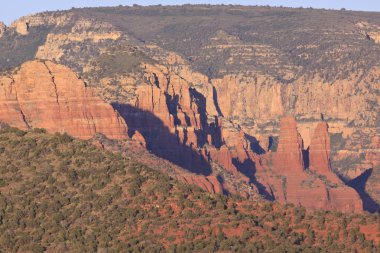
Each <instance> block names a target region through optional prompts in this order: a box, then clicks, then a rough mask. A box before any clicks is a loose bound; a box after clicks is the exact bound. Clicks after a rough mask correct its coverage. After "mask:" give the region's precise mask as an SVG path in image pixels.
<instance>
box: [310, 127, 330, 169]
mask: <svg viewBox="0 0 380 253" xmlns="http://www.w3.org/2000/svg"><path fill="white" fill-rule="evenodd" d="M309 161H310V170H311V171H313V172H315V173H318V174H322V175H325V174H329V173H331V165H330V137H329V135H328V125H327V123H326V122H321V123H319V124H318V125H317V128H316V129H315V131H314V136H313V138H312V140H311V144H310V148H309Z"/></svg>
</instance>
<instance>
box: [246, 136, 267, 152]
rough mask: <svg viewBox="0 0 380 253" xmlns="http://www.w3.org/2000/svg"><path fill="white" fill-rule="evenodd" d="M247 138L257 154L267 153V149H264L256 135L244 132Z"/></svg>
mask: <svg viewBox="0 0 380 253" xmlns="http://www.w3.org/2000/svg"><path fill="white" fill-rule="evenodd" d="M244 135H245V138H247V140H248V141H249V145H250V147H251V150H252V151H253V152H255V153H256V154H259V155H263V154H265V149H263V148H262V147H261V145H260V141H259V140H257V139H256V138H255V137H253V136H251V135H249V134H244Z"/></svg>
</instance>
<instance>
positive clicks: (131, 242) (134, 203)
mask: <svg viewBox="0 0 380 253" xmlns="http://www.w3.org/2000/svg"><path fill="white" fill-rule="evenodd" d="M0 147H1V149H0V251H1V252H43V251H45V250H50V251H53V252H67V251H70V252H97V251H105V250H106V251H107V252H141V251H144V252H194V251H196V252H213V251H228V252H263V251H265V252H301V251H303V252H326V250H327V251H328V252H343V251H347V250H349V249H358V250H360V252H375V250H376V245H377V243H376V241H373V239H374V238H376V236H377V234H376V235H375V237H374V238H372V239H369V238H368V237H367V236H371V235H370V234H369V235H367V234H365V233H363V231H362V230H360V228H361V226H364V224H374V229H377V230H378V224H380V217H379V216H375V215H367V214H365V215H353V214H352V215H343V214H341V213H335V212H325V211H321V212H318V213H315V214H307V213H306V212H305V210H304V209H300V208H295V207H294V206H293V205H287V206H279V205H277V204H274V203H270V202H250V201H247V200H242V199H239V198H238V197H225V196H221V195H211V194H208V193H206V192H204V191H202V190H201V189H200V188H197V187H194V186H188V185H184V184H182V183H179V182H177V181H175V180H173V179H171V178H170V177H168V176H166V175H163V174H162V173H160V172H157V171H155V170H152V169H150V168H147V167H146V166H144V165H142V164H140V163H138V162H136V161H132V160H131V159H129V158H128V157H122V156H121V155H119V154H114V153H111V152H108V151H104V150H101V149H98V148H97V147H95V146H93V145H91V144H90V143H88V142H86V141H80V140H75V139H73V138H71V137H70V136H68V135H66V134H63V135H62V134H55V135H48V134H46V133H45V131H44V130H43V129H34V130H32V131H29V132H24V131H21V130H18V129H15V128H5V129H1V130H0ZM335 224H340V225H339V226H342V227H344V229H345V231H347V232H346V234H344V233H341V234H339V233H338V234H331V235H330V234H329V235H328V236H326V234H327V232H326V231H331V230H332V228H333V227H334V226H335ZM346 228H347V229H346ZM321 229H322V230H321ZM322 249H324V251H322Z"/></svg>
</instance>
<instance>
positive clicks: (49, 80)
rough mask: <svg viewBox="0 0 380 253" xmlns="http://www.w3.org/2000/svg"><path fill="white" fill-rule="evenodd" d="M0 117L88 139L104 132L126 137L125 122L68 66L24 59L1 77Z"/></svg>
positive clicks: (14, 122) (4, 119)
mask: <svg viewBox="0 0 380 253" xmlns="http://www.w3.org/2000/svg"><path fill="white" fill-rule="evenodd" d="M0 80H1V81H0V83H1V94H0V108H1V109H0V111H1V113H0V120H1V121H3V122H6V123H9V124H10V125H12V126H16V127H19V128H21V129H26V128H38V127H39V128H45V129H46V130H47V131H49V132H66V133H68V134H70V135H72V136H74V137H78V138H81V139H89V138H91V137H92V136H93V135H94V134H95V133H103V134H105V135H106V136H108V137H110V138H114V139H125V138H127V137H128V135H127V125H126V124H125V122H124V120H123V119H122V118H121V117H120V116H119V115H118V114H117V113H116V112H115V111H114V110H113V109H112V107H111V106H110V105H109V104H107V103H105V102H103V101H102V100H101V99H100V98H98V97H96V96H95V94H94V93H93V91H92V90H91V89H90V88H88V87H86V84H85V83H84V81H83V80H81V79H80V78H78V76H77V75H76V74H75V73H74V72H72V71H71V70H70V69H68V68H67V67H64V66H62V65H57V64H54V63H51V62H45V63H43V62H38V61H32V62H26V63H24V64H23V65H22V66H21V67H20V69H19V70H17V71H16V72H15V73H14V74H13V75H12V76H2V77H1V78H0Z"/></svg>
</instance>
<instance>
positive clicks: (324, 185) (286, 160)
mask: <svg viewBox="0 0 380 253" xmlns="http://www.w3.org/2000/svg"><path fill="white" fill-rule="evenodd" d="M327 129H328V126H327V123H326V122H321V123H319V124H318V126H317V127H316V129H315V132H314V136H313V139H312V140H311V145H310V151H309V155H307V152H306V155H305V156H303V151H304V150H303V147H302V138H301V137H300V135H299V133H298V131H297V123H296V121H295V119H294V118H292V117H285V118H283V119H282V120H281V130H280V141H279V144H278V150H277V153H274V154H273V155H274V158H273V159H274V165H273V166H271V165H270V164H269V165H268V164H267V165H266V166H268V167H269V168H267V170H268V169H271V170H273V173H274V175H270V176H267V177H266V178H265V177H262V178H263V180H267V181H268V182H269V183H270V184H271V185H272V192H273V193H274V196H275V199H277V200H279V201H280V202H284V203H286V202H289V203H293V204H296V205H301V206H305V207H307V208H312V209H331V210H340V211H344V212H362V211H363V203H362V201H361V199H360V197H359V195H358V193H357V192H355V190H354V189H352V188H350V187H348V186H345V185H344V184H343V182H342V181H340V180H339V178H338V177H337V176H336V175H335V174H334V173H333V172H332V171H331V166H330V161H329V153H330V141H329V136H328V131H327ZM308 156H309V158H310V170H308V169H307V168H305V165H304V159H305V160H308V159H307V157H308ZM264 169H265V168H264ZM260 170H263V169H260ZM276 175H277V176H276ZM263 183H264V184H266V182H263Z"/></svg>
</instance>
